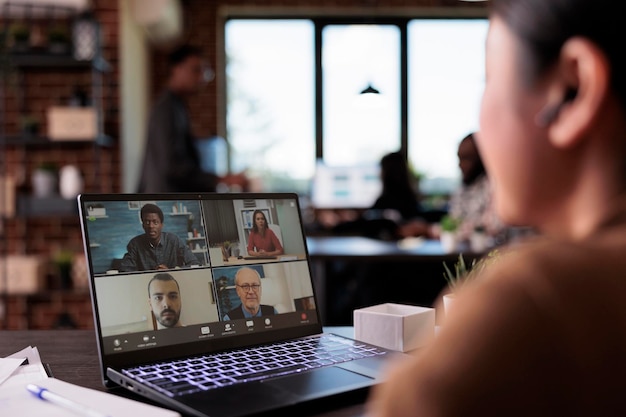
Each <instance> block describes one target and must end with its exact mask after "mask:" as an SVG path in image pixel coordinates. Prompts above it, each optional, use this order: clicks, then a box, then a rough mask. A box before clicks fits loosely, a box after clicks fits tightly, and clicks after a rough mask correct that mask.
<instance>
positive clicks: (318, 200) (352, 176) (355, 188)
mask: <svg viewBox="0 0 626 417" xmlns="http://www.w3.org/2000/svg"><path fill="white" fill-rule="evenodd" d="M381 191H382V182H381V180H380V166H379V164H366V165H354V166H330V165H326V164H325V163H323V162H321V161H318V162H317V165H316V167H315V175H314V177H313V182H312V190H311V204H312V205H313V207H315V208H318V209H337V208H353V209H358V208H369V207H371V206H372V205H373V204H374V202H375V201H376V199H377V198H378V197H379V196H380V193H381Z"/></svg>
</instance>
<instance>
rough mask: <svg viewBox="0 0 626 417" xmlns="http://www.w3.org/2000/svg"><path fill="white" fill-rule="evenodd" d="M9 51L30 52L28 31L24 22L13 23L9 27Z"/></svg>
mask: <svg viewBox="0 0 626 417" xmlns="http://www.w3.org/2000/svg"><path fill="white" fill-rule="evenodd" d="M9 37H10V39H9V41H10V42H11V49H12V50H13V52H16V53H25V52H28V51H29V50H30V29H29V28H28V25H26V23H24V22H14V23H12V24H11V26H9Z"/></svg>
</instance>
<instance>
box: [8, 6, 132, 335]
mask: <svg viewBox="0 0 626 417" xmlns="http://www.w3.org/2000/svg"><path fill="white" fill-rule="evenodd" d="M93 4H94V11H95V17H96V19H97V20H98V21H99V22H100V24H101V31H102V45H103V51H102V52H103V56H104V58H105V59H106V60H107V61H108V62H109V63H110V64H111V66H112V68H113V70H112V71H111V72H110V73H107V74H105V75H104V77H103V107H104V108H103V110H104V120H105V129H104V130H105V133H106V134H107V135H109V136H111V137H112V138H114V139H116V140H117V138H119V104H118V103H119V97H120V95H119V58H118V57H119V53H118V37H119V27H118V23H119V18H118V2H117V1H113V0H95V1H94V2H93ZM0 19H1V17H0ZM4 23H5V22H2V21H1V20H0V28H1V27H2V26H3V25H4ZM18 74H19V78H17V79H15V80H14V81H10V82H9V84H8V85H5V88H4V94H5V97H4V98H5V100H4V103H3V107H4V113H3V119H4V123H5V126H4V132H5V133H6V134H7V135H16V134H18V133H19V120H20V114H22V113H23V112H28V113H30V114H34V115H35V116H36V117H37V118H38V119H39V120H40V121H41V122H42V126H41V128H40V131H41V132H46V123H45V120H46V117H45V111H46V109H47V108H48V107H49V106H51V105H55V104H61V103H66V102H67V100H68V99H69V98H70V96H71V94H72V91H73V88H74V86H76V85H78V86H80V87H82V88H83V89H84V90H86V91H87V92H88V93H89V95H90V96H91V70H90V69H89V68H83V69H76V68H74V69H67V68H38V69H28V70H25V71H20V72H19V73H18ZM20 97H23V100H20ZM119 149H120V147H119V146H118V144H117V143H114V144H113V146H111V147H107V148H100V149H98V150H96V149H95V148H94V146H93V145H92V144H90V143H56V144H46V145H37V146H26V147H23V146H16V145H10V146H6V147H0V152H3V155H2V158H3V160H4V162H5V166H4V168H3V171H4V172H6V173H8V174H10V175H13V176H14V177H15V178H16V179H17V181H18V187H19V190H18V191H19V192H24V193H29V192H30V181H31V180H30V177H31V174H32V172H33V170H34V169H35V167H37V166H38V165H39V164H40V163H42V162H54V163H55V164H56V165H57V166H59V167H61V166H63V165H66V164H75V165H77V166H78V167H79V169H80V170H81V172H82V174H83V178H84V181H85V191H86V192H117V191H119V190H120V189H121V176H122V173H121V168H120V166H121V165H120V155H119ZM2 197H3V196H0V198H2ZM0 239H2V241H1V242H0V254H2V253H28V254H44V255H50V254H52V253H54V252H55V251H57V250H59V249H69V250H73V251H75V252H82V239H81V233H80V225H79V222H78V218H77V216H68V217H42V218H35V219H30V218H29V219H26V218H20V217H17V218H14V219H5V221H4V227H3V230H0ZM5 311H6V313H7V317H6V320H5V321H4V325H5V327H6V328H9V329H25V328H33V329H49V328H55V327H59V326H63V325H64V321H63V317H64V315H66V317H67V318H69V319H70V322H71V323H74V324H75V326H76V327H78V328H83V329H89V328H93V316H92V312H91V302H90V299H89V293H88V292H86V291H85V290H81V291H77V292H67V291H59V290H55V291H49V292H46V293H44V294H41V295H38V296H17V295H16V296H10V297H9V298H8V300H7V305H6V308H5ZM0 323H2V319H1V318H0ZM0 327H2V326H0Z"/></svg>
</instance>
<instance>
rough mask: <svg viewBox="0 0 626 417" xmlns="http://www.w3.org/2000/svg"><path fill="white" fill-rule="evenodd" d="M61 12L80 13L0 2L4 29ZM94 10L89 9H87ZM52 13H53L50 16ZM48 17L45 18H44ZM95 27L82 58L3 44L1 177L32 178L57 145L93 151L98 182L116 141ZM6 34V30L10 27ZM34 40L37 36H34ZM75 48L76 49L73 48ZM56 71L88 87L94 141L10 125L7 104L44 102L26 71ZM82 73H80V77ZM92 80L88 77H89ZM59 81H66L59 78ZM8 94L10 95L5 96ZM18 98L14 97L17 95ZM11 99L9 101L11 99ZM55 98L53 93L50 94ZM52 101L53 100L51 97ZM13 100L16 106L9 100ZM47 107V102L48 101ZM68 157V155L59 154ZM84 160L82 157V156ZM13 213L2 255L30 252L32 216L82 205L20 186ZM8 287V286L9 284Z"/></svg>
mask: <svg viewBox="0 0 626 417" xmlns="http://www.w3.org/2000/svg"><path fill="white" fill-rule="evenodd" d="M7 7H12V8H13V9H15V8H18V9H19V10H20V11H19V13H17V15H16V14H15V13H13V14H9V13H4V11H6V8H7ZM42 9H43V13H44V14H45V16H46V17H41V14H42V13H33V10H36V11H37V12H41V11H42ZM59 12H60V13H61V17H60V21H62V23H64V24H66V25H67V28H68V29H70V27H71V26H72V25H73V24H74V23H75V22H76V21H77V20H76V19H77V18H78V17H79V11H77V10H74V9H72V8H71V7H64V6H56V5H54V6H53V5H51V4H41V3H40V2H35V0H31V3H28V0H27V1H20V2H11V1H9V2H5V3H4V4H3V5H2V6H0V15H4V16H5V18H4V19H2V22H1V23H0V31H4V30H6V29H8V27H9V25H11V24H12V23H14V22H18V21H24V22H26V23H27V24H29V25H30V24H31V23H32V26H30V27H35V25H38V26H39V27H52V26H51V25H52V24H53V23H54V22H53V18H50V19H47V17H49V16H53V17H54V19H56V18H58V17H59V15H58V13H59ZM89 12H91V11H89ZM48 13H49V14H48ZM46 19H47V20H46ZM92 22H93V24H94V25H95V26H94V28H95V29H96V33H95V37H94V39H95V43H94V44H93V45H94V51H95V55H94V56H93V58H92V59H89V60H78V59H75V58H74V57H73V55H72V54H71V53H72V51H69V53H65V54H64V53H52V52H50V51H49V50H48V49H45V48H40V47H29V49H27V50H16V49H9V48H8V47H4V45H1V44H0V177H4V176H6V175H7V174H10V175H14V176H15V177H17V178H22V179H23V178H28V177H29V175H30V172H27V169H29V168H28V167H29V165H28V164H27V162H29V161H31V160H32V159H33V156H32V155H33V153H40V155H41V154H43V155H46V154H47V153H48V152H50V151H54V152H56V150H57V149H59V148H62V149H63V150H77V151H80V152H81V153H82V154H83V155H84V157H83V158H85V157H89V155H90V152H91V154H92V156H91V157H90V159H91V160H92V161H93V162H92V164H93V167H94V173H93V178H92V177H91V176H90V177H89V178H90V179H93V181H91V182H92V183H93V184H98V178H99V176H100V170H101V165H100V160H101V149H102V148H104V147H108V146H111V145H113V140H112V139H111V138H110V137H109V136H107V135H106V134H105V133H104V104H103V103H104V87H103V84H104V80H103V77H104V73H105V72H107V71H109V70H110V69H111V66H110V65H109V64H108V63H107V62H106V61H105V60H104V58H103V56H102V45H101V44H100V41H101V37H100V32H99V26H100V25H99V23H98V22H96V21H95V20H93V21H92ZM6 33H8V31H6ZM31 39H33V38H31ZM70 49H72V48H70ZM5 71H9V73H10V75H11V80H12V82H11V84H13V81H15V83H14V84H15V85H11V86H10V88H11V90H10V92H9V84H8V83H7V79H8V78H7V77H5V76H4V75H5V74H6V72H5ZM47 73H56V74H60V75H62V77H64V79H66V80H67V84H73V81H74V78H79V79H80V80H81V83H82V84H84V85H85V84H87V83H88V85H89V87H87V86H85V88H86V89H87V90H90V93H89V95H90V98H91V103H90V105H91V107H93V108H94V109H95V112H96V135H95V139H84V140H62V139H61V140H56V139H55V140H51V139H49V138H48V137H46V136H45V135H33V134H28V133H21V132H18V130H19V127H17V126H16V127H15V128H14V129H9V128H8V127H7V120H6V119H5V117H6V114H7V113H6V111H7V110H8V109H7V108H6V107H5V105H6V106H7V107H8V106H11V110H12V109H13V107H16V108H17V110H18V111H19V113H20V114H22V115H24V114H27V113H29V110H31V111H32V110H38V112H41V106H39V107H37V106H33V105H32V104H31V100H34V99H35V98H33V96H32V95H31V94H32V93H31V92H29V91H28V90H27V89H26V88H25V86H26V85H27V84H26V80H27V79H28V78H27V76H26V74H29V76H30V74H33V75H34V76H35V77H39V76H42V75H41V74H47ZM76 75H80V77H76ZM87 79H89V81H87ZM59 84H62V83H61V82H60V83H59ZM7 93H10V94H11V96H9V97H7V95H8V94H7ZM14 97H15V98H14ZM34 97H36V99H39V100H41V97H42V96H34ZM7 98H10V99H11V100H7ZM52 99H55V97H52ZM47 101H50V100H47ZM9 103H13V104H9ZM47 105H49V104H47ZM9 152H10V153H11V155H12V159H11V160H10V162H11V164H12V165H10V166H9V164H8V162H9V161H8V160H7V154H8V153H9ZM61 160H64V158H61ZM83 160H84V159H83ZM16 166H17V167H19V168H17V169H19V170H21V171H22V173H21V174H20V173H16V172H13V171H16V168H15V167H16ZM9 170H11V171H9ZM4 193H5V190H4V189H0V200H3V201H4V198H5V194H4ZM15 208H16V210H15V216H12V217H11V218H10V219H9V218H7V217H4V216H3V215H0V257H1V256H6V255H7V254H9V253H11V254H13V253H16V254H27V253H29V250H28V245H27V243H26V242H27V241H26V238H27V237H28V236H29V235H30V234H31V233H32V231H30V230H28V229H29V227H32V226H29V222H28V219H30V218H46V217H48V218H51V217H67V218H77V217H78V204H77V201H76V200H75V199H64V198H62V197H61V196H59V195H55V196H51V197H47V198H37V197H34V196H32V195H30V194H27V193H25V192H24V191H21V190H19V189H17V190H15ZM7 221H10V222H12V223H13V224H15V225H17V226H16V229H17V230H18V231H19V235H20V236H21V238H22V239H23V241H24V243H23V244H19V245H18V246H17V247H12V248H9V247H8V244H7V243H6V241H5V238H6V235H5V233H6V230H5V229H6V227H5V226H6V225H7ZM7 279H8V278H7V271H6V270H4V269H0V281H4V283H5V284H6V280H7ZM5 288H6V285H5ZM48 292H49V291H47V290H46V291H44V292H42V294H46V293H48ZM10 297H11V296H9V295H8V294H3V293H2V292H0V304H2V303H3V302H4V306H5V307H7V309H8V300H9V298H10ZM80 298H81V299H84V301H86V304H87V305H89V304H90V302H89V298H88V293H87V298H85V294H84V292H83V293H81V295H80ZM5 313H6V314H7V317H10V315H11V313H12V312H11V311H5ZM3 322H4V324H5V325H6V323H7V322H6V321H4V320H2V318H0V327H2V324H3Z"/></svg>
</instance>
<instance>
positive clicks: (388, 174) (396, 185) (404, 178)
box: [380, 152, 412, 192]
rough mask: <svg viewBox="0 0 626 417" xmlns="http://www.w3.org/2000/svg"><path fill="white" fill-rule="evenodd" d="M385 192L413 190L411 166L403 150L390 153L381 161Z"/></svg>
mask: <svg viewBox="0 0 626 417" xmlns="http://www.w3.org/2000/svg"><path fill="white" fill-rule="evenodd" d="M380 170H381V179H382V183H383V192H385V191H392V190H393V191H396V190H399V189H400V190H402V191H405V190H412V187H411V182H410V177H409V167H408V164H407V161H406V158H405V157H404V154H403V153H402V152H392V153H388V154H386V155H385V156H383V157H382V159H381V161H380Z"/></svg>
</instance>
